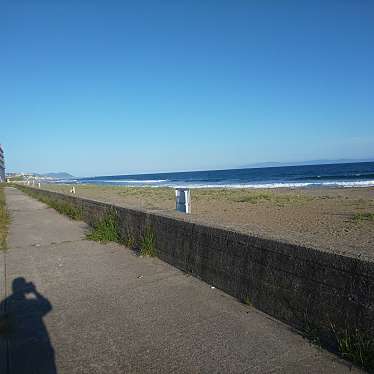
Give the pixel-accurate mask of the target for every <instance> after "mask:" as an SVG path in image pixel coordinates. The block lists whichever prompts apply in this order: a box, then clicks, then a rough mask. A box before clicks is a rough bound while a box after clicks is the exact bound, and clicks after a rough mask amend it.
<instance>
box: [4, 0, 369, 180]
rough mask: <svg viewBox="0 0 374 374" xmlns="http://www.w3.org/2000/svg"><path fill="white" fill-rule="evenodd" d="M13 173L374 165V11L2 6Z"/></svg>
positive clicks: (299, 6)
mask: <svg viewBox="0 0 374 374" xmlns="http://www.w3.org/2000/svg"><path fill="white" fill-rule="evenodd" d="M0 43H1V44H0V45H1V49H0V143H3V146H4V148H5V151H6V157H7V158H6V160H7V165H8V170H9V171H35V172H47V171H67V172H70V173H72V174H74V175H78V176H83V175H102V174H105V175H108V174H124V173H132V172H152V171H178V170H194V169H215V168H229V167H236V166H241V165H245V164H248V163H255V162H262V161H280V162H285V161H303V160H310V159H322V158H324V159H326V158H328V159H336V158H372V157H374V110H373V109H374V92H373V91H374V1H372V0H360V1H357V0H351V1H348V0H337V1H334V0H328V1H326V0H321V1H318V0H313V1H306V0H305V1H303V0H295V1H287V0H284V1H279V0H273V1H270V0H269V1H267V0H257V1H255V0H252V1H251V0H243V1H240V0H226V1H220V0H212V1H207V0H196V1H193V0H188V1H182V0H180V1H175V0H169V1H156V0H150V1H110V0H106V1H104V0H102V1H94V0H93V1H92V0H86V1H75V0H74V1H73V0H65V1H62V0H61V1H55V0H45V1H38V0H33V1H29V0H24V1H17V0H9V1H7V0H5V1H4V0H3V1H1V3H0Z"/></svg>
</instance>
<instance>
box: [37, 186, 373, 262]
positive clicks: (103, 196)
mask: <svg viewBox="0 0 374 374" xmlns="http://www.w3.org/2000/svg"><path fill="white" fill-rule="evenodd" d="M42 188H43V189H48V190H53V191H58V192H63V193H67V194H69V190H70V188H71V186H68V185H53V184H49V185H42ZM76 191H77V196H80V197H84V198H88V199H93V200H97V201H102V202H109V203H112V204H115V205H119V206H124V207H131V208H136V209H142V210H148V211H152V212H157V213H160V214H163V215H168V216H172V217H178V218H181V219H185V220H189V221H192V222H199V223H204V224H209V225H214V226H218V227H224V228H229V229H232V230H235V231H239V232H244V233H249V234H252V235H256V236H261V237H266V238H273V239H277V240H282V241H286V242H291V243H294V244H300V245H307V246H310V247H313V248H317V249H320V250H328V251H333V252H337V253H344V254H346V255H350V256H354V257H359V258H361V259H367V260H370V261H374V188H373V187H370V188H315V189H307V188H303V189H272V190H252V189H193V190H192V192H191V195H192V214H191V215H185V214H182V213H178V212H176V211H175V192H174V190H173V189H171V188H146V187H145V188H134V187H114V186H96V185H78V186H76Z"/></svg>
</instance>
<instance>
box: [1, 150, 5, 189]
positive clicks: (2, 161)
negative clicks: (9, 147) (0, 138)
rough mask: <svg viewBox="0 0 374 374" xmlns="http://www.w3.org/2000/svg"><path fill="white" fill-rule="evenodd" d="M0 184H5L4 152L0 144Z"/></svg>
mask: <svg viewBox="0 0 374 374" xmlns="http://www.w3.org/2000/svg"><path fill="white" fill-rule="evenodd" d="M0 182H5V161H4V151H3V148H2V147H1V144H0Z"/></svg>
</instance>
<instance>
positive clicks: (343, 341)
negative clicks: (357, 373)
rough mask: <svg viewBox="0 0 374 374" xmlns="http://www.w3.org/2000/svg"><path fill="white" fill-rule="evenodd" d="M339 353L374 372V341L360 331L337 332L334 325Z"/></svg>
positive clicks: (333, 329)
mask: <svg viewBox="0 0 374 374" xmlns="http://www.w3.org/2000/svg"><path fill="white" fill-rule="evenodd" d="M332 331H333V333H334V335H335V338H336V342H337V346H338V349H339V353H340V354H341V355H342V357H344V358H345V359H347V360H349V361H351V362H353V363H354V364H356V365H359V366H361V367H363V368H364V369H366V370H368V371H369V372H374V339H373V338H371V337H369V336H368V335H367V334H366V333H365V332H362V331H360V330H359V329H354V330H349V329H345V331H343V332H339V333H338V332H336V331H335V328H334V326H333V325H332Z"/></svg>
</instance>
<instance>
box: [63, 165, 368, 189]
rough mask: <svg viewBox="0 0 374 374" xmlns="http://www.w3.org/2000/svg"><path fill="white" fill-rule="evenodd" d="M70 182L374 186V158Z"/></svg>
mask: <svg viewBox="0 0 374 374" xmlns="http://www.w3.org/2000/svg"><path fill="white" fill-rule="evenodd" d="M60 182H63V183H66V182H67V181H66V180H64V181H60ZM69 183H78V184H99V185H116V186H136V187H145V186H146V187H189V188H281V187H289V188H297V187H315V188H317V187H370V186H374V162H358V163H347V164H328V165H326V164H325V165H304V166H284V167H266V168H248V169H230V170H206V171H190V172H173V173H155V174H135V175H114V176H101V177H92V178H80V179H74V180H70V181H69Z"/></svg>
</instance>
